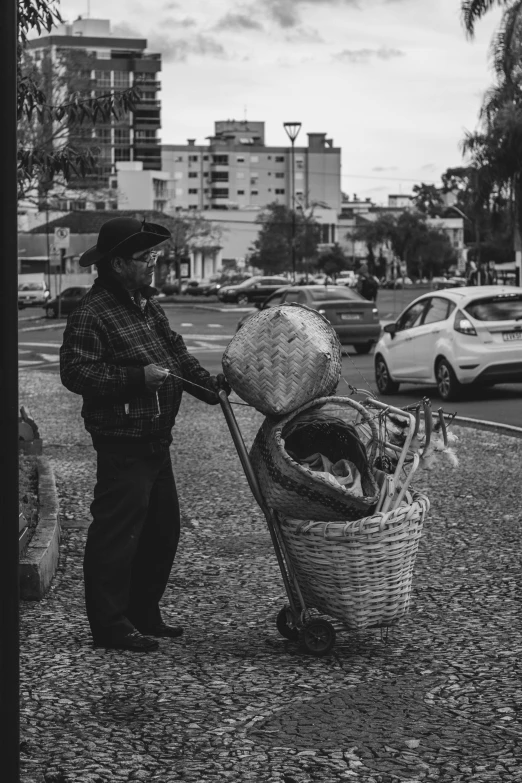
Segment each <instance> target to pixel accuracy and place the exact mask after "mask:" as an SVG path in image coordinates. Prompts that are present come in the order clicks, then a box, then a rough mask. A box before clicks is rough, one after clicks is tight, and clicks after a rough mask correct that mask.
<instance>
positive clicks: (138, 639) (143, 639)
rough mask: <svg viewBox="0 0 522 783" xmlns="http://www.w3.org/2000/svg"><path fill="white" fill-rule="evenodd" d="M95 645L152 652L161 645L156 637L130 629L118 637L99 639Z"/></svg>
mask: <svg viewBox="0 0 522 783" xmlns="http://www.w3.org/2000/svg"><path fill="white" fill-rule="evenodd" d="M94 646H95V647H105V648H106V649H108V650H131V651H133V652H151V651H152V650H157V649H158V647H159V644H158V642H157V641H156V640H155V639H149V638H148V637H147V636H143V635H142V634H141V633H140V632H139V631H136V630H134V631H129V632H128V633H126V634H124V635H123V636H120V637H119V638H117V639H107V640H105V641H104V640H103V639H97V640H95V641H94Z"/></svg>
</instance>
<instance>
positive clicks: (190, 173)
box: [188, 171, 198, 179]
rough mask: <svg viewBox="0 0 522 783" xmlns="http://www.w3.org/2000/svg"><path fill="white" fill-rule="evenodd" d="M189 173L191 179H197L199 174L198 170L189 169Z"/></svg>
mask: <svg viewBox="0 0 522 783" xmlns="http://www.w3.org/2000/svg"><path fill="white" fill-rule="evenodd" d="M188 175H189V179H196V178H197V176H198V172H197V171H189V173H188Z"/></svg>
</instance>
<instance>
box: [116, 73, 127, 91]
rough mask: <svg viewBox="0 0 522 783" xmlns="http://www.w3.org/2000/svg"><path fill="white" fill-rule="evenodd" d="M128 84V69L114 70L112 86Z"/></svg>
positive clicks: (118, 87)
mask: <svg viewBox="0 0 522 783" xmlns="http://www.w3.org/2000/svg"><path fill="white" fill-rule="evenodd" d="M129 86H130V73H129V72H128V71H114V88H115V89H121V88H122V87H129Z"/></svg>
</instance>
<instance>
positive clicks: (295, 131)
mask: <svg viewBox="0 0 522 783" xmlns="http://www.w3.org/2000/svg"><path fill="white" fill-rule="evenodd" d="M283 127H284V129H285V131H286V135H287V136H288V138H289V139H290V143H291V145H292V163H291V168H292V201H291V204H292V246H291V252H292V276H293V281H294V283H295V140H296V139H297V136H298V135H299V131H300V130H301V123H300V122H283Z"/></svg>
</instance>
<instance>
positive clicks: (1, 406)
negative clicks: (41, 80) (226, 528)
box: [0, 0, 20, 783]
mask: <svg viewBox="0 0 522 783" xmlns="http://www.w3.org/2000/svg"><path fill="white" fill-rule="evenodd" d="M17 7H18V2H17V0H3V2H2V7H1V11H0V19H1V24H0V73H1V74H2V108H3V115H2V123H1V125H0V147H1V149H2V154H1V155H0V188H1V193H2V209H1V210H0V258H1V259H2V263H1V264H0V290H1V291H2V307H1V308H0V334H1V335H2V339H1V340H0V432H1V433H2V437H1V438H0V475H1V476H2V481H1V482H0V508H1V509H2V522H3V524H2V550H1V555H0V557H1V563H0V724H1V726H2V778H3V779H4V780H8V781H9V782H10V783H18V781H19V780H20V752H19V748H20V708H19V680H20V664H19V641H18V635H19V606H18V603H19V584H18V560H19V552H18V512H19V509H18V248H17V195H18V194H17V176H16V175H17V171H16V168H17V139H16V110H17V84H16V76H17V41H18V31H17V21H18V20H17Z"/></svg>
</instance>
